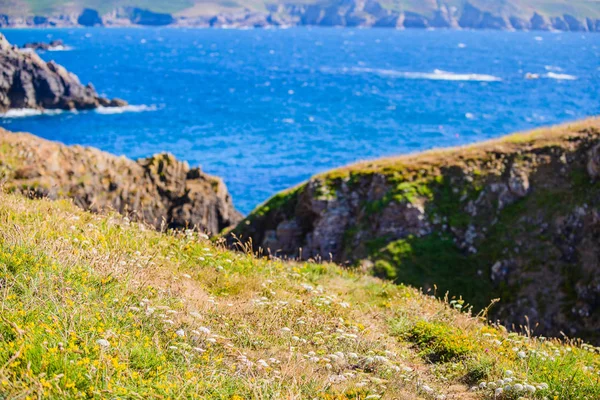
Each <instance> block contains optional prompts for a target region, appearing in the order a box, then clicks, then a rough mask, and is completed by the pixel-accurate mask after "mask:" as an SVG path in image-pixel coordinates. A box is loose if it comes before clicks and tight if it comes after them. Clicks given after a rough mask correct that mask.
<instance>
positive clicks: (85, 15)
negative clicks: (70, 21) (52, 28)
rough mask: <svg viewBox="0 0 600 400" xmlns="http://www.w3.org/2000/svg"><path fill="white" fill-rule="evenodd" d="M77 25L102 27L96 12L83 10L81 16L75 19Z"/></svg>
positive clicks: (89, 9)
mask: <svg viewBox="0 0 600 400" xmlns="http://www.w3.org/2000/svg"><path fill="white" fill-rule="evenodd" d="M77 23H78V24H79V25H81V26H100V25H102V18H101V17H100V14H98V11H96V10H92V9H91V8H85V9H84V10H83V11H82V12H81V15H79V17H77Z"/></svg>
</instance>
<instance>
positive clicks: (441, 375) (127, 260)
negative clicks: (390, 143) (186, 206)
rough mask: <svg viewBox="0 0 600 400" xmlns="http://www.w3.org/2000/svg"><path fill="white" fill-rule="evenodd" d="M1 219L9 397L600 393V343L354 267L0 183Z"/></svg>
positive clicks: (3, 358)
mask: <svg viewBox="0 0 600 400" xmlns="http://www.w3.org/2000/svg"><path fill="white" fill-rule="evenodd" d="M0 227H1V229H0V397H1V398H6V399H26V398H30V399H33V398H53V399H66V398H98V399H100V398H120V399H166V398H219V399H238V400H239V399H250V398H254V399H314V398H319V399H350V398H352V399H377V398H385V399H388V398H389V399H392V398H394V399H398V398H400V399H477V398H506V399H517V398H519V397H522V398H528V399H533V398H538V399H542V398H550V399H590V400H591V399H598V398H600V380H599V379H600V376H599V375H598V371H599V370H600V355H599V354H598V351H599V349H596V348H593V347H590V346H585V345H581V344H580V343H577V342H569V343H563V342H558V341H552V340H539V339H532V338H528V337H526V336H519V335H516V334H508V333H507V332H505V331H504V330H502V329H500V328H495V327H492V326H489V325H486V324H484V323H483V322H482V321H481V320H480V319H478V318H476V317H473V316H471V315H470V314H469V313H468V310H466V308H467V307H466V305H464V304H463V303H462V302H461V301H458V302H457V301H452V302H441V301H438V300H435V299H433V298H432V297H431V296H426V295H423V294H421V293H420V292H419V291H417V290H415V289H412V288H408V287H403V286H395V285H392V284H389V283H385V282H383V281H379V280H377V279H375V278H372V277H369V276H365V275H362V274H360V273H359V272H356V271H355V272H353V271H348V270H344V269H341V268H339V267H337V266H334V265H327V264H314V263H283V262H280V261H269V260H262V259H260V260H259V259H256V258H253V257H252V256H250V255H246V254H241V253H232V252H229V251H226V250H223V249H222V248H220V247H219V246H216V245H214V244H213V243H211V242H210V241H208V240H206V239H204V238H202V236H201V235H198V234H195V233H193V232H186V233H179V234H175V233H172V234H161V233H157V232H155V231H152V230H150V229H146V228H144V227H143V226H141V225H138V224H133V223H130V222H129V221H128V220H126V219H123V218H122V217H120V216H117V215H108V216H98V215H92V214H89V213H86V212H83V211H80V210H78V209H77V208H76V207H74V206H73V205H71V204H70V203H68V202H66V201H60V202H49V201H45V200H37V201H32V200H28V199H25V198H23V197H20V196H14V195H6V194H0ZM500 379H502V381H501V382H499V380H500ZM482 383H483V384H482ZM480 384H481V386H482V387H483V386H485V389H481V390H477V391H472V390H469V387H470V386H473V385H480ZM498 386H502V392H503V393H501V394H499V395H496V394H498V393H500V391H499V388H498ZM507 386H508V387H507ZM495 393H496V394H495ZM495 396H496V397H495Z"/></svg>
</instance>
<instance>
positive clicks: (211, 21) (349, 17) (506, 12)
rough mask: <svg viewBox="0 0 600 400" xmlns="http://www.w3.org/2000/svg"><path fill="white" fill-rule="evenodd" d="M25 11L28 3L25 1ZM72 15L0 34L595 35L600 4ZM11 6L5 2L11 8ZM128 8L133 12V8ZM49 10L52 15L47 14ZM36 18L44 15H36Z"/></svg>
mask: <svg viewBox="0 0 600 400" xmlns="http://www.w3.org/2000/svg"><path fill="white" fill-rule="evenodd" d="M24 1H25V2H26V3H33V1H27V0H24ZM87 3H90V4H89V7H88V8H79V9H78V8H77V7H74V6H73V5H72V4H70V3H69V6H68V7H67V6H64V7H62V6H60V5H55V6H54V8H43V9H38V8H37V7H35V5H32V6H31V7H30V8H29V9H27V8H23V7H20V8H14V7H10V5H4V6H2V5H0V27H3V26H15V27H19V26H40V27H48V26H78V25H79V26H133V25H146V26H164V25H171V26H192V27H267V26H299V25H311V26H351V27H388V28H449V29H502V30H557V31H589V32H598V31H600V3H599V2H594V1H587V0H574V1H571V2H569V4H567V3H565V2H561V1H557V0H538V1H535V2H533V1H522V0H506V1H489V0H464V1H443V0H438V1H432V0H429V1H423V0H407V1H404V2H401V3H397V2H389V1H387V0H336V1H333V2H331V1H324V0H323V1H322V0H316V1H302V2H294V1H291V2H285V3H278V2H264V3H261V2H250V1H245V0H241V1H239V2H225V1H216V2H211V3H203V2H196V1H191V2H190V3H189V4H188V5H189V7H188V8H186V7H185V6H183V5H182V6H181V7H178V6H177V5H168V4H164V3H162V2H152V1H147V2H144V3H143V4H142V3H141V2H140V4H139V5H137V6H135V4H136V2H135V1H134V2H132V3H128V5H127V6H119V1H112V2H110V3H107V4H105V5H103V6H102V7H101V9H100V10H96V9H94V8H93V6H94V4H95V3H94V4H92V2H89V1H88V2H86V1H82V2H81V4H84V5H85V4H87ZM9 4H10V2H9ZM131 4H133V6H132V5H131ZM49 10H50V11H49ZM38 12H41V14H36V13H38Z"/></svg>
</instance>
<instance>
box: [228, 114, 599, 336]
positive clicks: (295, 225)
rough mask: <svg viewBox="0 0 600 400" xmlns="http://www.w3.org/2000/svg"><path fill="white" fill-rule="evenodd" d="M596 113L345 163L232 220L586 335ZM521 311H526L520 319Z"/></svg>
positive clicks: (239, 230) (262, 243)
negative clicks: (492, 136) (474, 140)
mask: <svg viewBox="0 0 600 400" xmlns="http://www.w3.org/2000/svg"><path fill="white" fill-rule="evenodd" d="M599 154H600V119H597V118H595V119H594V118H592V119H588V120H584V121H579V122H576V123H569V124H564V125H560V126H556V127H548V128H541V129H538V130H535V131H532V132H529V133H523V134H515V135H509V136H506V137H504V138H501V139H497V140H492V141H489V142H484V143H478V144H474V145H471V146H466V147H460V148H452V149H438V150H432V151H428V152H425V153H420V154H411V155H406V156H401V157H391V158H387V159H379V160H373V161H367V162H362V163H357V164H354V165H350V166H348V167H344V168H339V169H335V170H332V171H328V172H325V173H323V174H320V175H317V176H315V177H313V178H311V179H310V180H309V181H307V182H306V183H304V184H301V185H299V186H297V187H296V188H294V189H291V190H289V191H286V192H282V193H280V194H278V195H276V196H275V197H273V198H272V199H270V200H269V201H268V202H266V203H265V204H263V205H261V206H259V207H258V208H257V209H256V210H254V211H253V212H252V213H251V214H250V215H249V216H248V217H247V218H246V219H245V220H244V221H242V222H241V223H240V224H238V226H237V227H236V228H235V230H234V234H235V235H236V236H237V237H239V238H242V239H243V240H246V241H248V242H251V243H252V244H253V246H254V248H255V250H257V251H258V250H259V249H264V251H265V252H269V253H270V254H275V255H277V256H280V257H301V258H303V259H308V258H317V257H322V258H324V259H330V258H331V259H333V260H334V261H335V262H338V263H340V264H351V265H355V266H356V267H359V268H365V269H370V270H372V271H373V273H374V274H376V275H377V276H380V277H387V278H388V279H391V280H393V281H395V282H397V283H404V284H409V285H413V286H416V287H424V288H428V289H431V290H432V291H433V290H435V288H438V295H442V296H443V293H445V292H446V291H450V293H451V294H453V295H463V296H464V297H465V298H466V299H467V300H468V301H469V302H471V304H473V305H474V306H475V307H476V309H483V308H484V307H485V306H486V305H487V304H489V302H490V301H491V300H492V299H494V298H501V302H500V303H499V304H498V305H497V306H496V307H495V308H494V309H493V310H492V313H491V315H492V316H493V317H494V318H498V319H499V320H501V321H502V323H503V324H505V325H506V326H512V325H513V324H514V325H520V324H528V323H531V325H532V326H536V329H537V332H538V333H544V334H545V335H548V336H559V337H560V335H561V334H562V332H568V333H569V334H570V335H573V336H577V337H582V338H586V339H587V340H589V341H592V342H594V343H596V344H600V336H599V332H600V330H599V329H600V328H599V327H600V318H598V313H597V310H598V308H597V307H598V304H599V303H598V299H600V290H599V289H597V288H599V287H600V286H599V285H598V282H599V281H598V279H599V278H598V277H599V276H600V275H599V274H598V272H599V270H598V266H599V265H600V264H599V263H598V246H597V243H598V237H599V235H600V220H599V219H598V218H597V215H599V214H598V213H599V212H600V211H599V210H600V200H599V199H600V157H599ZM526 316H528V317H529V320H527V317H526Z"/></svg>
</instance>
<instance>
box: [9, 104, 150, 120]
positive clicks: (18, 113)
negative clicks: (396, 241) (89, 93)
mask: <svg viewBox="0 0 600 400" xmlns="http://www.w3.org/2000/svg"><path fill="white" fill-rule="evenodd" d="M155 110H156V106H146V105H140V106H134V105H129V106H123V107H98V108H96V109H94V111H95V112H96V113H98V114H106V115H108V114H123V113H126V112H143V111H155ZM65 112H70V113H78V112H79V111H78V110H38V109H35V108H13V109H10V110H8V111H7V112H5V113H0V118H25V117H36V116H40V115H57V114H62V113H65Z"/></svg>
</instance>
